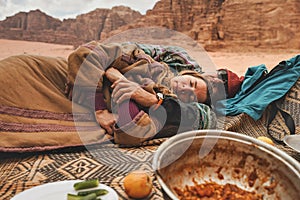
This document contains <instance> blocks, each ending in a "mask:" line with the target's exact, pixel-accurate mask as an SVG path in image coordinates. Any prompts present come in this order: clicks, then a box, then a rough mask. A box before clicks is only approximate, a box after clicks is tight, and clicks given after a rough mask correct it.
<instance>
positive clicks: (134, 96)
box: [66, 41, 243, 144]
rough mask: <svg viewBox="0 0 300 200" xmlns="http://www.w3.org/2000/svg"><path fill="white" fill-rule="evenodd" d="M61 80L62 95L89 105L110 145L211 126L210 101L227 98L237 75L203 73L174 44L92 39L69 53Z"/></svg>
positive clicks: (236, 83) (213, 117)
mask: <svg viewBox="0 0 300 200" xmlns="http://www.w3.org/2000/svg"><path fill="white" fill-rule="evenodd" d="M224 77H226V78H225V79H227V78H228V77H230V80H232V81H227V80H225V79H224ZM67 79H68V82H67V84H66V95H67V96H68V98H69V99H70V100H72V101H74V102H76V103H78V104H81V105H84V106H86V107H88V108H90V109H91V110H92V111H93V112H94V113H95V117H96V119H97V122H98V123H99V125H100V126H101V127H102V128H104V129H105V130H106V132H107V133H108V134H111V135H113V136H114V140H115V142H116V143H119V144H140V143H141V142H143V141H145V140H148V139H150V138H154V137H163V136H171V135H174V134H177V133H181V132H184V131H188V130H199V129H213V128H215V127H216V121H217V119H216V115H215V113H214V110H213V108H214V104H215V102H217V101H219V100H221V99H225V98H229V97H233V96H234V94H235V93H236V92H237V91H238V89H239V87H240V84H241V83H242V80H243V77H241V78H239V77H238V76H237V75H235V74H234V73H232V72H231V71H229V70H219V71H218V73H217V74H216V76H212V75H204V74H203V72H202V68H201V67H200V66H199V65H198V64H197V63H196V62H195V61H194V60H193V59H191V58H190V57H189V55H188V54H187V53H186V51H185V50H184V49H182V48H180V47H172V46H168V47H161V46H157V45H156V46H151V45H145V44H136V43H123V44H101V43H99V42H96V41H92V42H90V43H87V44H85V45H82V46H80V47H79V48H77V49H76V50H75V51H74V52H73V53H72V54H70V56H69V58H68V76H67ZM170 127H173V128H174V127H175V129H172V131H166V130H170V129H169V128H170Z"/></svg>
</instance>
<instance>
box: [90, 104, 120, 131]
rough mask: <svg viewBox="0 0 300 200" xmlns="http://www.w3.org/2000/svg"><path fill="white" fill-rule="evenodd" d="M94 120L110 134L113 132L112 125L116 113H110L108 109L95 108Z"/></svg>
mask: <svg viewBox="0 0 300 200" xmlns="http://www.w3.org/2000/svg"><path fill="white" fill-rule="evenodd" d="M95 116H96V120H97V122H98V123H99V125H100V126H101V127H102V128H104V129H105V130H106V132H107V133H108V134H110V135H112V134H113V126H114V125H115V123H116V121H117V115H115V114H113V113H110V112H109V111H108V110H97V111H96V112H95Z"/></svg>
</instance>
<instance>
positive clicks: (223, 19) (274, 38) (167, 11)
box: [0, 0, 300, 51]
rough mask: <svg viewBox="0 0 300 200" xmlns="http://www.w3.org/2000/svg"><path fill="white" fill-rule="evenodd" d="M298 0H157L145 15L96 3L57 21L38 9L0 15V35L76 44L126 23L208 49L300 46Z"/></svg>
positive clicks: (104, 35)
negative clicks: (2, 17) (163, 31)
mask: <svg viewBox="0 0 300 200" xmlns="http://www.w3.org/2000/svg"><path fill="white" fill-rule="evenodd" d="M299 18H300V1H299V0H252V1H248V0H197V1H195V0H160V1H158V2H157V3H156V5H155V6H154V7H153V8H152V9H151V10H148V11H147V13H146V14H145V15H141V14H140V13H139V12H137V11H133V10H131V9H130V8H128V7H124V6H118V7H114V8H112V9H95V10H94V11H92V12H89V13H87V14H82V15H79V16H77V17H76V18H75V19H66V20H63V21H60V20H58V19H54V18H52V17H50V16H47V15H46V14H45V13H42V12H41V11H39V10H36V11H31V12H29V13H23V12H22V13H18V14H16V15H15V16H12V17H8V18H7V19H6V20H4V21H0V38H7V39H21V40H32V41H43V42H52V43H60V44H73V45H75V46H76V45H78V44H81V43H84V42H87V41H90V40H104V39H106V38H109V37H110V36H112V35H115V34H117V33H121V32H122V31H126V30H128V29H134V28H140V27H150V26H158V27H165V28H168V29H171V30H175V31H178V32H181V33H184V34H186V35H187V36H189V37H191V38H192V39H193V40H195V41H197V42H198V43H200V44H202V45H203V46H204V47H205V49H207V50H213V51H214V50H220V49H228V50H235V51H236V50H238V51H247V50H251V49H252V50H253V49H258V48H259V49H300V40H299V38H300V32H299V27H300V20H299Z"/></svg>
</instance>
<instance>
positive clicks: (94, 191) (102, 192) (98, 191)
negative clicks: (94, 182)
mask: <svg viewBox="0 0 300 200" xmlns="http://www.w3.org/2000/svg"><path fill="white" fill-rule="evenodd" d="M91 193H95V194H96V196H97V197H98V196H101V195H105V194H107V193H108V191H107V190H105V189H95V190H88V191H81V192H78V193H77V195H78V196H86V195H88V194H91Z"/></svg>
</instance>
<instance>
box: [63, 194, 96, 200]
mask: <svg viewBox="0 0 300 200" xmlns="http://www.w3.org/2000/svg"><path fill="white" fill-rule="evenodd" d="M95 199H97V196H96V194H95V193H91V194H88V195H86V196H78V195H76V194H68V196H67V200H95Z"/></svg>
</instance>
